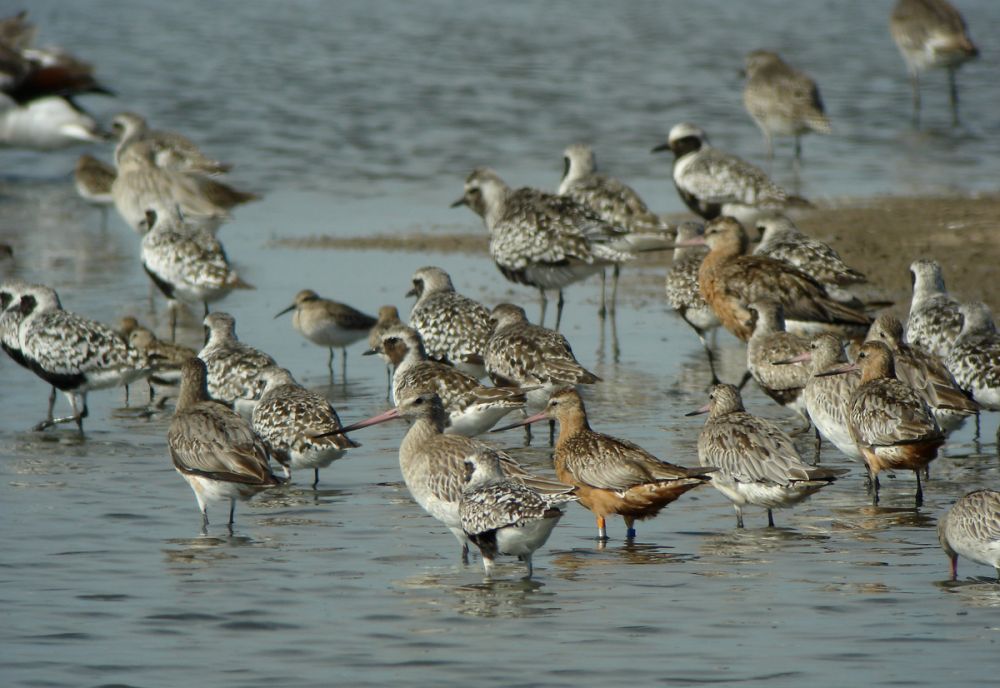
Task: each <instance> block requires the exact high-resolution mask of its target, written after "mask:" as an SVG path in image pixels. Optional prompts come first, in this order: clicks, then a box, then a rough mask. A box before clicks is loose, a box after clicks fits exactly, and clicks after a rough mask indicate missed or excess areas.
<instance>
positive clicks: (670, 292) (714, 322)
mask: <svg viewBox="0 0 1000 688" xmlns="http://www.w3.org/2000/svg"><path fill="white" fill-rule="evenodd" d="M704 233H705V226H704V225H703V224H701V223H700V222H691V221H688V222H682V223H680V224H679V225H678V226H677V242H678V244H679V245H678V246H677V247H676V248H674V259H673V262H672V263H671V264H670V267H669V268H668V269H667V277H666V280H665V281H664V290H665V291H666V295H667V303H668V304H670V307H671V308H673V309H674V311H675V312H676V313H677V315H679V316H681V318H682V319H683V320H684V322H686V323H687V324H688V325H690V326H691V329H693V330H694V331H695V334H697V335H698V339H699V340H700V341H701V345H702V346H703V347H704V348H705V353H706V354H707V355H708V365H709V367H710V368H711V369H712V383H713V384H715V383H717V382H718V381H719V379H718V376H717V375H716V371H715V354H714V353H713V352H712V347H710V346H709V344H708V341H707V340H706V339H705V334H706V333H707V332H709V331H711V330H714V329H715V328H717V327H718V326H719V325H720V324H721V323H720V322H719V319H718V318H717V317H716V315H715V312H714V311H713V310H712V309H711V307H709V305H708V304H707V303H706V302H705V299H703V298H702V296H701V289H700V288H699V287H698V269H699V268H700V267H701V261H702V260H704V259H705V256H707V255H708V247H707V246H691V245H685V242H691V241H692V240H695V239H697V238H698V237H701V236H703V235H704Z"/></svg>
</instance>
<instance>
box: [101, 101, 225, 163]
mask: <svg viewBox="0 0 1000 688" xmlns="http://www.w3.org/2000/svg"><path fill="white" fill-rule="evenodd" d="M111 132H112V133H113V134H114V135H115V136H117V137H118V144H117V145H116V146H115V160H116V161H118V162H119V163H120V162H121V158H122V155H123V154H124V152H125V151H126V150H127V149H128V148H129V147H131V146H133V145H135V144H138V143H141V142H145V143H147V144H149V145H150V147H151V149H152V151H153V160H154V161H155V163H156V165H157V166H158V167H166V168H171V169H177V170H184V171H188V172H199V173H202V174H221V173H223V172H228V171H229V170H230V168H231V165H228V164H226V163H222V162H219V161H218V160H213V159H212V158H210V157H209V156H207V155H205V153H203V152H202V150H201V149H200V148H198V146H197V145H196V144H195V143H194V142H193V141H191V140H190V139H189V138H187V137H186V136H184V135H182V134H178V133H176V132H172V131H159V130H156V129H150V128H149V125H148V124H147V123H146V119H145V118H144V117H142V115H139V114H136V113H134V112H120V113H118V114H117V115H115V117H114V119H112V120H111Z"/></svg>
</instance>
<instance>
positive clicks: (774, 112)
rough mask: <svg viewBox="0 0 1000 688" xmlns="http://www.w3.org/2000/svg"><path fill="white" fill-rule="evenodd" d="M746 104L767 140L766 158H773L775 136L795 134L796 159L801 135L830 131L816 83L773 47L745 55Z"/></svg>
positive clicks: (799, 150) (799, 156)
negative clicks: (771, 49)
mask: <svg viewBox="0 0 1000 688" xmlns="http://www.w3.org/2000/svg"><path fill="white" fill-rule="evenodd" d="M745 71H746V77H747V80H746V84H744V86H743V107H745V108H746V111H747V112H748V113H749V114H750V117H751V118H753V121H754V122H756V123H757V126H758V127H760V130H761V132H762V133H763V134H764V141H765V142H766V143H767V157H768V159H771V158H773V157H774V142H773V139H774V137H775V136H794V137H795V159H796V161H798V160H799V159H800V158H801V157H802V144H801V137H802V135H803V134H808V133H810V132H816V133H818V134H829V133H830V131H831V129H830V120H829V118H828V117H827V116H826V112H825V111H824V108H823V99H822V98H821V97H820V95H819V87H818V86H816V82H815V81H813V80H812V78H810V77H809V75H808V74H806V73H805V72H803V71H800V70H798V69H795V68H794V67H792V66H791V65H789V64H788V63H787V62H785V61H784V60H782V59H781V57H780V56H779V55H778V54H777V53H775V52H772V51H770V50H754V51H753V52H750V53H748V54H747V56H746V70H745Z"/></svg>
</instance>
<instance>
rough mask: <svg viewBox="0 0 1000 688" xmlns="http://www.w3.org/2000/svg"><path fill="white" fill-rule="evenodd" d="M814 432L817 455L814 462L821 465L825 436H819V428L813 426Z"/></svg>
mask: <svg viewBox="0 0 1000 688" xmlns="http://www.w3.org/2000/svg"><path fill="white" fill-rule="evenodd" d="M813 430H814V431H815V433H816V444H815V447H816V453H815V455H814V456H815V460H814V461H813V463H815V464H819V453H820V449H822V448H823V436H822V435H820V434H819V428H817V427H815V426H813Z"/></svg>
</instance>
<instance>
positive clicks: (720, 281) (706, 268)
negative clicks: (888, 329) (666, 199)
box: [692, 216, 871, 341]
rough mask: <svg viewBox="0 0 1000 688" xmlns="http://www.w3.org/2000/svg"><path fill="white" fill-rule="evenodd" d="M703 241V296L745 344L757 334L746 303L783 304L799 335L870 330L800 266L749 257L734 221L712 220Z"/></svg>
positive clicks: (858, 314)
mask: <svg viewBox="0 0 1000 688" xmlns="http://www.w3.org/2000/svg"><path fill="white" fill-rule="evenodd" d="M695 241H698V240H697V239H695V240H692V242H695ZM702 241H704V242H705V243H707V244H708V247H709V249H710V250H709V253H708V255H707V256H705V258H704V260H702V263H701V267H700V268H699V269H698V286H699V288H700V290H701V295H702V297H703V298H704V299H705V301H706V302H707V303H708V305H709V306H710V307H711V308H712V310H713V311H714V312H715V314H716V316H718V318H719V320H720V321H721V322H722V324H723V326H724V327H725V328H726V329H727V330H729V331H730V332H732V333H733V334H734V335H735V336H736V337H738V338H739V339H740V340H742V341H747V340H748V339H749V338H750V335H751V334H752V333H753V331H752V330H751V328H750V326H749V323H750V321H751V319H750V314H749V312H748V311H747V309H746V304H748V303H753V302H754V301H772V302H774V303H779V304H781V306H782V307H783V308H784V309H785V320H786V322H787V324H788V325H789V330H792V327H791V325H792V322H793V321H794V322H795V323H796V324H797V325H798V328H797V329H799V330H800V331H801V330H806V329H814V328H815V329H823V328H826V327H831V326H832V327H836V328H864V329H867V328H868V326H869V325H870V324H871V318H870V317H868V316H867V315H866V314H864V313H862V312H860V311H858V310H855V309H853V308H850V307H848V306H846V305H844V304H841V303H839V302H837V301H835V300H833V299H832V298H830V296H829V294H828V293H827V291H826V289H824V288H823V286H822V285H821V284H820V283H819V282H817V281H816V280H814V279H813V278H812V277H810V276H809V275H807V274H805V273H804V272H802V271H801V270H799V269H798V268H796V267H794V266H792V265H789V264H788V263H785V262H784V261H780V260H775V259H773V258H767V257H764V256H748V255H745V253H746V249H747V244H748V239H747V235H746V232H745V231H744V230H743V227H742V225H740V223H739V222H738V221H737V220H735V219H734V218H732V217H726V216H723V217H719V218H716V219H714V220H710V221H709V222H708V224H707V225H706V226H705V237H704V239H703V240H702ZM792 331H795V330H792Z"/></svg>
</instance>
